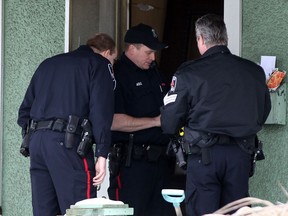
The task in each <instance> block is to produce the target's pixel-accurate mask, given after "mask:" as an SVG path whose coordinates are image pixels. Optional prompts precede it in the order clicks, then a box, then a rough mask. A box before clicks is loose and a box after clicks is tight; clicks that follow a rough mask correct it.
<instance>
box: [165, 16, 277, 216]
mask: <svg viewBox="0 0 288 216" xmlns="http://www.w3.org/2000/svg"><path fill="white" fill-rule="evenodd" d="M195 26H196V28H195V29H196V38H197V45H198V49H199V52H200V54H201V55H202V56H201V58H199V59H197V60H194V61H188V62H186V63H183V64H182V65H181V66H180V67H179V68H178V70H177V71H176V73H175V74H174V77H173V78H172V83H171V89H170V91H169V92H168V94H167V95H166V96H165V98H164V103H165V106H163V107H162V108H161V126H162V128H163V131H164V132H165V133H167V134H171V135H173V134H175V133H177V131H178V130H179V128H181V127H183V126H184V141H185V142H184V144H183V146H184V149H185V152H186V153H187V154H188V159H187V178H186V191H185V195H186V198H185V199H186V202H185V203H186V211H187V215H189V216H200V215H204V214H207V213H213V212H214V211H216V210H217V209H219V208H220V207H222V206H224V205H226V204H228V203H230V202H232V201H235V200H237V199H240V198H244V197H247V196H248V195H249V189H248V182H249V176H250V175H251V174H252V173H251V167H252V162H253V159H254V157H255V156H257V155H258V152H260V148H259V143H258V142H257V137H256V134H257V132H259V131H260V130H261V128H262V126H263V124H264V122H265V121H266V119H267V116H268V114H269V112H270V108H271V103H270V95H269V91H268V88H267V85H266V82H265V73H264V71H263V69H262V68H261V67H260V66H258V65H257V64H255V63H253V62H251V61H249V60H246V59H243V58H240V57H239V56H235V55H232V54H231V52H230V51H229V49H228V48H227V43H228V37H227V31H226V26H225V23H224V21H223V19H222V18H221V17H219V16H217V15H213V14H208V15H205V16H203V17H201V18H199V19H198V20H197V21H196V23H195ZM258 148H259V149H258ZM258 150H259V151H258ZM259 159H260V158H259Z"/></svg>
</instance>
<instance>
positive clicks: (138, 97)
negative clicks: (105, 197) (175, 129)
mask: <svg viewBox="0 0 288 216" xmlns="http://www.w3.org/2000/svg"><path fill="white" fill-rule="evenodd" d="M124 40H125V43H126V47H125V52H124V53H123V54H122V56H121V58H120V59H119V60H118V61H117V62H116V63H115V65H114V72H115V78H116V81H117V87H116V90H115V114H114V119H113V123H112V130H113V133H112V135H113V144H114V150H113V151H117V147H119V146H122V147H123V148H122V150H123V149H124V150H123V152H122V153H123V155H124V158H123V160H122V163H121V162H120V163H121V164H120V169H119V170H118V172H117V171H116V172H115V173H114V170H113V164H112V163H114V161H113V158H111V160H110V162H111V161H112V163H110V164H109V166H110V169H111V168H112V173H110V187H109V189H108V193H109V198H110V199H116V200H121V201H123V202H124V203H127V204H129V206H131V207H133V208H134V215H135V216H147V215H149V216H154V215H155V216H156V215H157V216H161V215H163V216H164V215H169V213H168V212H169V210H170V212H172V213H173V211H174V210H173V206H172V205H171V204H169V203H167V202H165V200H164V199H163V197H162V195H161V189H163V188H167V187H168V181H169V179H170V176H171V174H172V173H173V168H174V161H173V160H170V159H169V158H167V156H166V154H165V152H166V149H167V145H168V143H169V138H168V136H166V135H163V133H162V130H161V127H160V107H161V106H162V105H163V97H164V94H165V87H166V86H165V82H164V80H163V79H162V77H161V74H160V73H159V72H158V71H157V70H155V68H154V67H153V66H152V65H153V64H154V63H155V53H156V51H157V50H160V49H163V48H165V47H166V45H165V44H163V43H161V42H160V41H159V40H158V37H157V34H156V32H155V30H154V29H153V28H152V27H150V26H148V25H145V24H139V25H136V26H134V27H131V28H130V29H129V30H128V31H127V33H126V35H125V39H124ZM115 147H116V149H115ZM120 148H121V147H120ZM119 151H120V150H119ZM119 151H118V152H119Z"/></svg>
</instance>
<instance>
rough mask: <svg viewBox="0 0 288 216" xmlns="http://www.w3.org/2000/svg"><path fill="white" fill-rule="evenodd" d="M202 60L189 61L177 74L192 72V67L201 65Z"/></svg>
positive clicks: (182, 65)
mask: <svg viewBox="0 0 288 216" xmlns="http://www.w3.org/2000/svg"><path fill="white" fill-rule="evenodd" d="M201 60H202V59H201V58H199V59H195V60H188V61H186V62H184V63H182V64H181V65H180V66H179V67H178V69H177V73H185V71H191V67H194V66H196V65H197V64H199V63H200V62H201Z"/></svg>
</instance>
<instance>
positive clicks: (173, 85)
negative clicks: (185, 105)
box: [170, 76, 177, 92]
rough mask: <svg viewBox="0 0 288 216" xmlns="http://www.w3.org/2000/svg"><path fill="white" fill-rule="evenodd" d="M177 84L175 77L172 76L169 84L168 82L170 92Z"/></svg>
mask: <svg viewBox="0 0 288 216" xmlns="http://www.w3.org/2000/svg"><path fill="white" fill-rule="evenodd" d="M176 85H177V77H176V76H173V78H172V81H171V84H170V92H174V91H175V89H176Z"/></svg>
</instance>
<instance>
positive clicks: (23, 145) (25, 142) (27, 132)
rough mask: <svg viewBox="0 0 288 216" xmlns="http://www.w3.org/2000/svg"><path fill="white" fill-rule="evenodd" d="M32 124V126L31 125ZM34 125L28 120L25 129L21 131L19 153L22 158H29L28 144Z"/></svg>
mask: <svg viewBox="0 0 288 216" xmlns="http://www.w3.org/2000/svg"><path fill="white" fill-rule="evenodd" d="M31 124H32V125H31ZM34 126H35V125H34V123H33V122H32V123H31V122H30V120H29V121H28V122H27V126H26V128H23V129H22V137H23V140H22V143H21V146H20V153H21V154H22V155H23V156H24V157H29V156H30V152H29V144H30V137H31V135H32V133H33V131H34V129H35V128H34Z"/></svg>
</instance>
